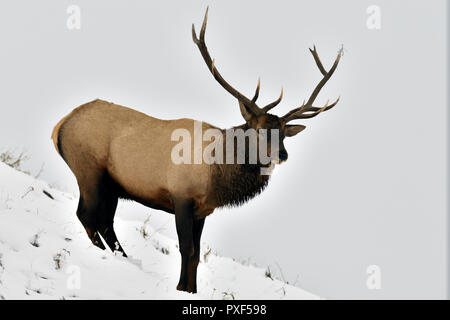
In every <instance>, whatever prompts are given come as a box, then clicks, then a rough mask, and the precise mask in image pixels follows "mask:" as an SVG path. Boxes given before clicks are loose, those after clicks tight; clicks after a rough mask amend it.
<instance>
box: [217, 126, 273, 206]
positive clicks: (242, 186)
mask: <svg viewBox="0 0 450 320" xmlns="http://www.w3.org/2000/svg"><path fill="white" fill-rule="evenodd" d="M232 129H243V130H246V129H248V126H247V125H246V124H244V125H241V126H236V127H233V128H232ZM225 134H226V130H223V135H224V141H225V139H226V136H225ZM233 149H234V159H235V161H234V163H233V164H227V163H223V164H217V163H215V164H212V165H211V166H212V168H211V169H212V170H211V174H212V177H211V186H212V188H211V189H212V190H211V191H212V193H213V198H214V199H215V202H216V205H217V206H218V207H224V206H228V207H235V206H240V205H242V204H244V203H245V202H247V201H249V200H250V199H252V198H254V197H255V196H257V195H258V194H260V193H261V192H262V191H263V190H264V189H265V187H266V186H267V184H268V182H269V178H270V175H262V174H261V168H263V167H267V166H268V165H263V164H261V163H260V162H259V159H258V163H256V164H250V163H249V161H248V154H249V144H248V142H246V144H245V157H246V161H245V163H244V164H238V163H237V141H236V139H234V148H233ZM224 155H226V148H225V144H224ZM224 158H225V156H224ZM224 162H225V161H224Z"/></svg>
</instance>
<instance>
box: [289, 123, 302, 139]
mask: <svg viewBox="0 0 450 320" xmlns="http://www.w3.org/2000/svg"><path fill="white" fill-rule="evenodd" d="M305 128H306V127H305V126H302V125H301V124H293V125H290V124H288V125H286V127H285V128H284V135H285V136H286V137H293V136H295V135H296V134H297V133H299V132H301V131H303V130H304V129H305Z"/></svg>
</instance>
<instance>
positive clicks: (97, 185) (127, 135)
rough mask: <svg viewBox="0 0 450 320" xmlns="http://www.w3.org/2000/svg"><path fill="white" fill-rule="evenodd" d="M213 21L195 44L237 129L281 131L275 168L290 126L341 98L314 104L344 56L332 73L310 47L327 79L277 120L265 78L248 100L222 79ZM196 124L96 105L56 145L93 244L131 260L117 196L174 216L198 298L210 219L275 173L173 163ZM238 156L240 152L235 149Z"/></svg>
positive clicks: (64, 127) (62, 130)
mask: <svg viewBox="0 0 450 320" xmlns="http://www.w3.org/2000/svg"><path fill="white" fill-rule="evenodd" d="M207 18H208V9H207V10H206V13H205V17H204V20H203V25H202V27H201V31H200V36H199V37H197V34H196V32H195V28H194V25H192V38H193V41H194V43H195V44H196V45H197V47H198V49H199V50H200V53H201V55H202V57H203V59H204V61H205V63H206V65H207V67H208V69H209V71H210V72H211V73H212V75H213V76H214V78H215V79H216V80H217V82H218V83H219V84H220V85H221V86H222V87H223V88H224V89H225V90H226V91H228V92H229V93H230V94H231V95H232V96H233V97H235V98H236V99H237V100H238V102H239V107H240V111H241V114H242V116H243V118H244V119H245V123H244V124H242V125H240V126H236V127H233V128H235V129H243V130H247V129H254V130H260V129H268V130H273V129H277V130H279V136H278V139H279V141H277V142H278V143H277V145H278V147H277V149H276V150H270V154H271V156H272V159H274V160H275V161H276V162H283V161H286V160H287V158H288V153H287V151H286V149H285V148H284V145H283V140H284V138H285V137H292V136H294V135H296V134H297V133H299V132H301V131H302V130H303V129H305V126H303V125H298V124H296V125H292V124H288V123H289V122H291V121H292V120H296V119H307V118H312V117H315V116H317V115H318V114H320V113H321V112H324V111H327V110H330V109H331V108H333V107H334V106H335V105H336V104H337V103H338V101H339V98H338V99H337V100H336V101H335V102H333V103H331V104H328V103H327V104H325V105H324V106H323V107H315V106H313V104H314V101H315V100H316V97H317V95H318V94H319V92H320V90H321V89H322V87H323V86H324V85H325V84H326V82H327V81H328V80H329V79H330V77H331V76H332V75H333V73H334V71H335V70H336V67H337V65H338V63H339V60H340V57H341V55H342V50H340V51H339V53H338V55H337V58H336V60H335V61H334V64H333V66H332V67H331V68H330V69H329V70H328V71H327V70H326V69H325V67H324V66H323V64H322V62H321V61H320V59H319V56H318V54H317V50H316V48H315V47H314V48H313V49H310V51H311V53H312V55H313V57H314V60H315V63H316V64H317V67H318V68H319V70H320V72H321V74H322V76H323V77H322V79H321V80H320V82H319V83H318V84H317V86H316V87H315V89H314V90H313V92H312V94H311V96H310V97H309V99H308V100H307V101H306V102H303V104H302V105H301V106H300V107H298V108H295V109H293V110H291V111H289V112H288V113H287V114H285V115H284V116H282V117H278V116H276V115H273V114H270V113H268V112H269V111H270V110H271V109H272V108H274V107H275V106H276V105H278V104H279V103H280V101H281V99H282V97H283V91H281V95H280V97H279V98H278V99H276V100H275V101H274V102H272V103H269V104H267V105H266V106H264V107H262V108H260V107H259V106H258V105H257V104H256V101H257V99H258V95H259V90H260V82H259V80H258V85H257V88H256V91H255V94H254V96H253V98H252V99H249V98H247V97H246V96H244V95H243V94H242V93H240V92H239V91H238V90H236V89H235V88H233V87H232V86H231V85H230V84H229V83H228V82H227V81H226V80H225V79H224V78H223V77H222V75H221V74H220V73H219V70H218V69H217V66H216V65H215V63H214V60H213V59H212V58H211V56H210V55H209V52H208V49H207V47H206V44H205V30H206V23H207ZM194 122H195V121H194V120H192V119H177V120H160V119H157V118H153V117H150V116H148V115H146V114H143V113H140V112H138V111H135V110H132V109H129V108H126V107H123V106H120V105H116V104H113V103H109V102H106V101H102V100H94V101H91V102H89V103H86V104H84V105H81V106H79V107H78V108H76V109H74V110H73V111H72V112H71V113H70V114H68V115H67V116H66V117H64V118H63V119H62V120H61V121H59V123H58V124H57V125H56V126H55V128H54V130H53V133H52V140H53V142H54V145H55V148H56V150H57V151H58V153H59V154H60V155H61V157H62V158H63V159H64V161H65V162H66V163H67V165H68V166H69V167H70V169H71V170H72V172H73V173H74V175H75V177H76V179H77V182H78V187H79V191H80V199H79V204H78V209H77V216H78V218H79V220H80V221H81V223H82V224H83V226H84V228H85V229H86V232H87V234H88V236H89V238H90V240H91V241H92V243H93V244H94V245H96V246H97V247H99V248H101V249H105V245H104V244H103V242H102V240H101V238H100V236H101V237H102V238H103V240H104V241H105V243H106V244H107V245H108V247H109V248H110V249H111V250H112V251H116V250H117V251H120V252H122V254H123V255H124V256H126V254H125V252H124V250H123V248H122V246H121V245H120V244H119V241H118V240H117V237H116V234H115V232H114V228H113V220H114V215H115V211H116V207H117V202H118V199H119V198H121V199H130V200H134V201H137V202H139V203H141V204H143V205H145V206H147V207H150V208H153V209H158V210H163V211H166V212H168V213H172V214H174V215H175V223H176V230H177V235H178V240H179V250H180V253H181V272H180V279H179V282H178V285H177V289H178V290H182V291H188V292H194V293H195V292H197V286H196V278H197V266H198V263H199V253H200V237H201V234H202V229H203V225H204V222H205V218H206V217H207V216H208V215H209V214H211V213H212V212H213V211H214V209H215V208H218V207H223V206H236V205H241V204H243V203H244V202H246V201H247V200H249V199H251V198H253V197H255V196H256V195H257V194H259V193H260V192H261V191H262V190H263V189H264V188H265V187H266V186H267V183H268V181H269V175H261V174H260V169H261V168H262V167H264V166H268V164H263V163H261V161H259V159H258V161H257V163H253V164H250V163H233V164H230V163H213V164H206V163H201V164H175V163H174V162H173V161H172V160H171V149H172V148H173V147H174V146H175V143H176V142H175V141H172V139H171V134H172V133H173V131H174V130H176V129H179V128H184V129H186V130H188V131H189V132H191V133H192V131H193V127H194ZM202 128H203V129H205V130H206V129H211V128H212V129H217V130H220V132H222V133H223V135H225V131H226V130H222V129H219V128H217V127H214V126H212V125H210V124H207V123H203V122H202ZM258 139H261V138H260V136H258ZM233 143H234V142H233ZM251 143H255V142H254V141H253V142H251V141H250V140H249V141H247V142H246V144H245V148H249V147H251V145H250V144H251ZM267 143H268V147H267V149H269V148H270V146H271V145H272V143H271V141H270V140H269V141H268V142H267ZM234 150H235V151H234V152H237V151H236V148H234ZM233 156H234V157H236V154H234V155H233Z"/></svg>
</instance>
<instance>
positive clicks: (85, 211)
mask: <svg viewBox="0 0 450 320" xmlns="http://www.w3.org/2000/svg"><path fill="white" fill-rule="evenodd" d="M95 211H96V210H95V208H93V207H91V206H88V205H87V204H86V202H85V200H84V199H83V196H82V195H81V192H80V200H79V202H78V209H77V217H78V219H79V220H80V222H81V224H82V225H83V227H84V229H86V232H87V234H88V237H89V239H91V241H92V243H93V244H94V245H95V246H97V247H99V248H100V249H102V250H104V249H106V248H105V245H104V244H103V242H102V239H100V236H99V234H98V232H97V227H96V218H95V213H96V212H95Z"/></svg>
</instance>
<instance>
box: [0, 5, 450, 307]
mask: <svg viewBox="0 0 450 320" xmlns="http://www.w3.org/2000/svg"><path fill="white" fill-rule="evenodd" d="M70 4H76V5H79V7H80V8H81V30H72V31H69V30H68V29H67V28H66V19H67V17H68V15H67V14H66V9H67V7H68V6H69V5H70ZM373 4H375V5H378V6H379V7H380V9H381V29H380V30H369V29H368V28H367V27H366V20H367V18H368V15H367V13H366V9H367V7H368V6H369V5H373ZM207 5H209V6H210V15H209V24H208V29H207V35H206V39H207V44H208V46H209V48H210V51H211V55H212V56H213V57H215V59H216V65H217V67H218V68H219V69H220V70H221V72H222V74H223V75H224V77H225V78H226V79H227V80H229V81H230V82H231V83H232V84H233V85H234V86H235V87H236V88H238V89H240V90H242V91H243V92H245V93H247V94H248V95H251V94H252V93H253V90H254V88H255V85H256V81H257V78H258V76H261V79H262V86H261V96H260V101H268V102H269V101H271V100H273V99H274V98H276V97H277V96H278V94H279V90H280V87H281V86H283V87H284V90H285V98H284V100H283V102H282V104H281V105H280V106H279V107H277V109H275V110H274V112H275V113H278V114H284V113H285V112H287V111H288V110H290V109H291V108H293V107H296V106H298V105H299V103H301V101H302V100H303V99H305V98H307V97H308V96H309V94H310V92H311V90H312V88H314V86H315V85H316V83H317V82H318V81H319V80H320V73H319V71H318V70H317V67H316V66H315V64H314V61H313V59H312V56H311V55H310V53H309V51H308V47H310V46H312V44H316V45H317V48H318V51H319V54H320V56H321V58H322V61H323V62H324V64H325V65H326V67H329V66H330V64H331V63H332V61H333V60H334V58H335V56H336V53H337V50H338V49H339V47H340V46H341V45H342V44H344V47H345V55H344V57H343V59H342V61H341V63H340V65H339V67H338V69H337V71H336V73H335V74H334V75H333V78H332V79H331V80H330V81H329V83H328V84H327V85H326V87H325V88H324V89H323V90H322V93H321V94H320V96H319V98H318V103H324V102H325V101H326V100H327V99H334V98H335V97H337V96H338V95H341V97H342V99H341V102H340V103H339V105H338V106H337V107H336V108H335V109H334V110H332V111H329V112H327V113H325V114H322V115H320V116H319V117H317V118H315V119H311V120H305V121H303V122H299V123H302V124H305V125H306V126H307V129H306V130H305V131H303V132H302V133H301V134H299V135H297V136H296V137H295V138H291V139H289V140H287V141H286V142H285V145H286V149H287V150H288V152H289V161H288V162H287V163H286V164H283V165H282V166H281V167H278V168H277V169H276V170H275V172H274V175H273V177H272V182H271V183H270V184H269V187H268V188H267V189H266V191H264V193H263V194H262V195H260V196H259V197H257V198H256V199H254V200H253V201H251V202H250V203H248V204H246V205H244V206H242V207H240V208H238V209H232V210H218V211H217V212H215V213H214V214H213V215H212V216H210V217H209V218H208V219H207V221H206V225H205V231H204V236H203V240H204V241H206V242H208V243H209V244H210V245H211V246H212V247H213V248H214V249H216V250H217V251H218V252H219V253H221V254H222V255H225V256H232V257H235V258H238V259H242V260H247V259H248V258H250V259H251V261H252V262H256V263H257V264H258V265H260V266H262V267H265V266H266V265H268V264H270V265H271V269H272V270H274V271H277V266H276V265H277V264H278V265H279V266H280V267H281V268H282V271H283V274H284V277H285V278H286V279H287V280H289V281H291V282H294V281H295V279H296V278H297V275H298V276H299V278H298V281H297V285H299V286H301V287H303V288H304V289H307V290H309V291H311V292H313V293H315V294H318V295H320V296H322V297H325V298H387V299H389V298H405V299H408V298H443V297H445V289H446V246H445V242H446V172H447V171H446V149H445V146H446V143H447V140H446V106H445V102H446V90H445V89H446V78H445V75H446V74H445V71H446V63H447V62H446V31H445V28H446V19H445V18H446V8H445V1H444V0H435V1H432V2H431V1H418V0H414V1H411V0H408V1H406V0H402V1H400V0H397V1H386V0H378V1H365V0H343V1H332V0H319V1H276V2H275V1H256V0H247V1H237V0H230V1H220V2H219V1H144V0H132V1H118V0H114V1H106V0H102V1H86V0H84V1H81V0H73V1H58V2H56V1H39V2H37V1H31V0H28V1H12V0H9V1H6V0H5V1H2V2H1V4H0V39H1V47H2V50H0V70H1V71H0V87H1V88H2V90H1V98H2V99H1V101H2V102H1V107H0V108H1V117H0V149H7V148H17V149H19V150H20V149H22V148H25V149H27V150H28V153H29V154H30V155H31V156H32V160H31V161H30V167H32V169H33V170H34V171H37V170H38V169H39V167H40V165H41V163H42V162H45V164H46V167H45V171H44V173H43V175H42V178H43V179H45V180H47V181H48V182H50V183H54V184H56V185H58V186H60V187H63V188H65V189H67V190H72V191H75V190H77V188H76V181H75V179H74V177H73V176H72V174H71V173H70V171H69V169H68V167H67V166H66V165H65V163H64V162H63V161H62V160H61V158H60V157H59V156H58V155H57V154H56V152H55V151H54V148H53V145H52V143H51V141H50V134H51V130H52V128H53V126H54V125H55V124H56V123H57V121H59V119H60V118H61V117H63V116H64V115H66V114H67V113H68V112H70V111H71V110H72V109H73V108H75V107H76V106H78V105H80V104H82V103H85V102H87V101H90V100H92V99H95V98H102V99H105V100H109V101H113V102H115V103H117V104H121V105H125V106H128V107H132V108H136V109H138V110H140V111H143V112H145V113H147V114H149V115H152V116H155V117H160V118H166V119H170V118H181V117H189V118H193V119H196V120H202V121H206V122H209V123H212V124H214V125H217V126H219V127H224V128H226V127H231V126H234V125H238V124H241V123H242V122H243V120H242V118H241V115H240V113H239V108H238V105H237V103H236V101H235V99H234V98H232V97H231V96H230V95H229V94H227V93H226V92H225V91H224V90H223V89H222V88H221V87H220V86H219V85H218V84H217V83H216V82H215V81H214V80H213V78H212V77H211V75H210V73H209V72H208V71H207V69H206V67H205V65H204V62H203V60H202V58H201V56H200V53H199V52H198V49H197V48H196V47H195V45H194V44H193V42H192V39H191V33H190V32H191V23H193V22H194V23H195V24H196V26H197V30H198V28H199V27H200V25H201V22H202V19H203V14H204V10H205V8H206V6H207ZM0 178H1V177H0ZM136 210H147V211H149V212H150V211H151V210H150V209H146V208H143V207H140V206H136ZM153 212H154V213H153V214H152V219H154V221H155V223H156V224H159V225H163V224H165V223H166V222H168V223H167V225H166V230H165V231H164V232H165V233H168V234H171V235H174V234H175V232H174V231H175V226H174V221H173V217H172V216H170V215H168V214H166V213H162V212H161V213H159V212H156V211H153ZM74 214H75V212H74ZM119 239H121V237H120V235H119ZM124 240H125V239H124ZM124 240H122V241H124ZM369 265H378V266H379V267H380V268H381V275H382V278H381V280H382V282H381V283H382V287H381V289H380V290H368V288H367V287H366V279H367V276H368V275H367V274H366V268H367V267H368V266H369Z"/></svg>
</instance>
